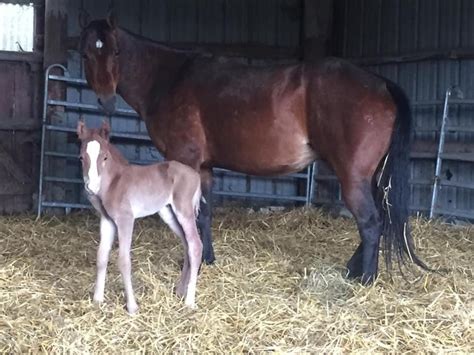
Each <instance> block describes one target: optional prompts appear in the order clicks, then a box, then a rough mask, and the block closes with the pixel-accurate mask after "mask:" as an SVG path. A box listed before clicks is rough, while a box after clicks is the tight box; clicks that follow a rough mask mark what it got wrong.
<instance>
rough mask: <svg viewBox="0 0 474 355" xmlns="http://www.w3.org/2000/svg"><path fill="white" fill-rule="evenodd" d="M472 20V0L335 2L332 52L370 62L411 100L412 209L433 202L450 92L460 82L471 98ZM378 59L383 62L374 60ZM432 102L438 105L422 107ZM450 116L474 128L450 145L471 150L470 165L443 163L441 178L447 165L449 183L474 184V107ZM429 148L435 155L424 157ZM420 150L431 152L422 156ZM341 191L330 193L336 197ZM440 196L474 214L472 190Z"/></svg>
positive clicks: (445, 204)
mask: <svg viewBox="0 0 474 355" xmlns="http://www.w3.org/2000/svg"><path fill="white" fill-rule="evenodd" d="M472 18H474V2H473V1H470V0H364V1H353V0H337V1H336V2H335V23H336V26H335V28H334V42H333V52H334V54H336V55H338V56H342V57H346V58H349V59H350V60H352V61H354V62H356V63H362V64H365V66H366V67H367V68H368V69H369V70H372V71H374V72H376V73H379V74H382V75H384V76H386V77H388V78H390V79H392V80H394V81H395V82H397V83H399V84H400V85H401V86H402V87H403V88H404V89H405V90H406V92H407V93H408V95H409V97H410V98H411V100H412V104H413V109H414V126H415V133H414V140H415V145H414V152H413V153H412V164H411V178H412V184H411V201H410V203H411V207H412V210H413V212H417V211H421V212H426V211H427V209H428V208H429V206H430V202H431V194H432V183H433V177H434V171H435V159H434V154H435V151H436V148H437V142H438V139H439V130H440V126H441V119H442V109H443V107H442V100H443V99H444V96H445V91H446V89H447V88H448V87H451V86H453V85H457V86H459V88H460V89H461V90H462V91H463V93H464V96H465V99H474V70H473V69H474V60H472V59H468V58H469V57H470V58H474V55H473V54H474V51H473V48H474V24H473V22H472ZM449 53H450V55H448V54H449ZM454 55H459V56H463V55H464V56H465V57H466V59H462V58H459V59H450V58H448V57H449V56H454ZM423 58H425V59H423ZM430 58H431V59H430ZM377 62H378V63H380V64H378V65H376V64H371V63H377ZM389 62H392V63H389ZM433 100H435V101H437V104H434V105H433V104H432V105H423V106H417V103H421V102H426V101H433ZM450 115H451V117H450V122H451V124H452V125H455V126H464V127H466V128H471V133H462V132H455V133H451V134H449V135H448V136H447V142H448V144H447V149H448V150H451V151H452V152H454V153H455V152H463V151H464V152H467V153H470V154H466V155H465V157H467V159H468V160H471V162H464V161H445V164H444V165H443V170H442V175H443V176H446V174H448V175H449V173H448V170H449V172H450V173H451V174H452V177H451V181H454V182H460V183H470V182H473V181H474V179H473V177H474V164H473V163H472V160H473V159H472V158H473V157H474V148H473V144H474V133H473V132H472V127H474V106H473V105H470V106H468V105H461V106H459V105H457V106H452V107H451V109H450ZM427 152H430V153H431V154H420V153H427ZM420 155H424V156H426V155H428V156H430V157H429V158H423V159H422V158H419V156H420ZM469 156H470V158H469ZM323 190H324V189H323ZM336 191H337V190H333V192H332V194H333V196H334V195H335V193H336ZM323 192H324V191H323ZM325 193H328V192H327V189H326V191H325ZM439 200H440V202H441V206H440V207H441V208H442V209H444V210H449V211H452V213H453V214H454V215H456V214H457V215H460V216H463V215H468V216H472V218H474V215H473V212H472V211H473V210H474V191H473V190H469V189H465V188H457V187H444V188H442V189H441V191H440V198H439Z"/></svg>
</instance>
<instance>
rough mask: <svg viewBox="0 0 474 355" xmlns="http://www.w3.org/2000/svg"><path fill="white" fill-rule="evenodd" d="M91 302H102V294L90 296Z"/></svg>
mask: <svg viewBox="0 0 474 355" xmlns="http://www.w3.org/2000/svg"><path fill="white" fill-rule="evenodd" d="M92 302H94V303H95V304H101V303H103V302H104V296H96V295H94V297H93V298H92Z"/></svg>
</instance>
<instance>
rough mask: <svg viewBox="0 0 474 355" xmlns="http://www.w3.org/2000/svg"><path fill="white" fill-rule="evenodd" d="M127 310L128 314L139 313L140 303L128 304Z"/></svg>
mask: <svg viewBox="0 0 474 355" xmlns="http://www.w3.org/2000/svg"><path fill="white" fill-rule="evenodd" d="M127 312H128V314H130V315H131V316H133V315H135V314H137V312H138V305H137V304H136V303H132V304H127Z"/></svg>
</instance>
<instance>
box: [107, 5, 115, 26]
mask: <svg viewBox="0 0 474 355" xmlns="http://www.w3.org/2000/svg"><path fill="white" fill-rule="evenodd" d="M106 21H107V24H108V25H109V26H110V28H111V29H115V28H116V27H117V17H115V12H114V10H113V9H112V8H111V9H109V12H108V13H107V18H106Z"/></svg>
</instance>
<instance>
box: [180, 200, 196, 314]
mask: <svg viewBox="0 0 474 355" xmlns="http://www.w3.org/2000/svg"><path fill="white" fill-rule="evenodd" d="M173 212H174V213H175V216H176V218H177V219H178V222H179V224H180V225H181V227H182V228H183V231H184V235H185V238H186V241H187V243H188V258H189V275H188V283H187V285H186V286H187V292H186V297H185V299H184V303H185V304H186V306H188V307H190V308H196V302H195V300H196V284H197V276H198V272H199V266H200V265H201V258H202V242H201V239H200V238H199V233H198V231H197V228H196V221H195V216H194V212H193V211H192V206H190V211H189V212H187V213H186V212H184V211H183V213H181V212H180V211H177V210H176V209H175V207H173Z"/></svg>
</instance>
